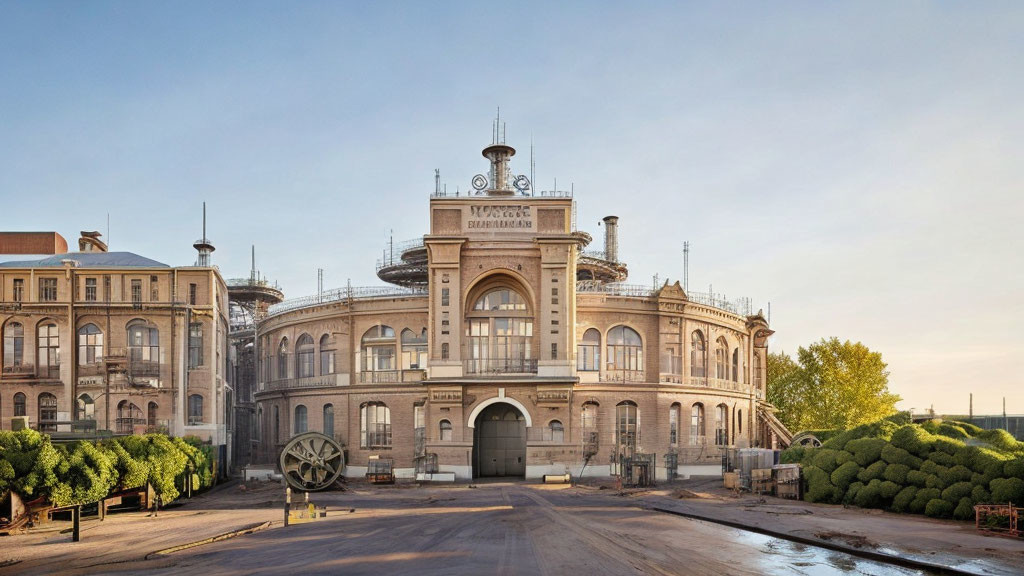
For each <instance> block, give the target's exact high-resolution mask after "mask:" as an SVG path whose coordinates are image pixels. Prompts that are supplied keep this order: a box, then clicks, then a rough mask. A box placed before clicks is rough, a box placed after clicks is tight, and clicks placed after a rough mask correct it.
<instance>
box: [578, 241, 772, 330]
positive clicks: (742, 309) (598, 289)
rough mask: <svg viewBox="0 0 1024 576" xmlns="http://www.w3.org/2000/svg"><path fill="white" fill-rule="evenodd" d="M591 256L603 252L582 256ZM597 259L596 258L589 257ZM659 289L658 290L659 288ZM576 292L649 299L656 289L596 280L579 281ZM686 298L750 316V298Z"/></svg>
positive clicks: (707, 295)
mask: <svg viewBox="0 0 1024 576" xmlns="http://www.w3.org/2000/svg"><path fill="white" fill-rule="evenodd" d="M591 254H601V255H602V257H603V255H604V253H603V252H599V253H597V252H584V253H583V255H584V256H588V255H591ZM591 257H593V258H597V257H598V256H591ZM659 289H660V288H659ZM576 292H579V293H596V294H610V295H612V296H640V297H643V298H649V297H651V296H654V295H655V294H656V293H657V292H658V289H655V288H653V287H651V286H644V285H642V284H623V283H620V282H601V281H598V280H580V281H578V282H576ZM686 298H687V300H689V301H690V302H693V303H694V304H701V305H704V306H710V307H712V308H718V309H719V310H725V311H726V312H732V313H733V314H737V315H740V316H750V314H751V308H752V307H751V304H750V298H737V299H735V300H729V299H727V298H726V297H725V296H722V295H721V294H716V293H713V292H697V291H692V292H687V293H686Z"/></svg>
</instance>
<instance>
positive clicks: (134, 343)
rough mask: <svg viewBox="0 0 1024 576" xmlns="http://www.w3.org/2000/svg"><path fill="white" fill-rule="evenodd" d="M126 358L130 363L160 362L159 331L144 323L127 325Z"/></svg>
mask: <svg viewBox="0 0 1024 576" xmlns="http://www.w3.org/2000/svg"><path fill="white" fill-rule="evenodd" d="M128 360H129V361H131V362H132V363H138V362H146V363H151V362H152V363H159V362H160V332H159V331H158V330H157V329H156V326H149V325H146V324H144V323H138V324H132V325H131V326H129V327H128Z"/></svg>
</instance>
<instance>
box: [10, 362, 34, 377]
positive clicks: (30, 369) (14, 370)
mask: <svg viewBox="0 0 1024 576" xmlns="http://www.w3.org/2000/svg"><path fill="white" fill-rule="evenodd" d="M3 370H4V374H11V375H12V376H22V377H25V378H31V377H33V376H34V375H35V373H36V367H35V365H33V364H18V365H17V366H4V369H3Z"/></svg>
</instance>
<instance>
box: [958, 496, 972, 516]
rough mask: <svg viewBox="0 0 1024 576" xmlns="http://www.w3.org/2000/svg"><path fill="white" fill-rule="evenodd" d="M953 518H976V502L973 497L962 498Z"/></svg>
mask: <svg viewBox="0 0 1024 576" xmlns="http://www.w3.org/2000/svg"><path fill="white" fill-rule="evenodd" d="M953 518H956V519H957V520H971V519H973V518H974V502H972V501H971V498H970V497H968V496H965V497H963V498H961V499H960V503H959V504H957V505H956V508H955V509H953Z"/></svg>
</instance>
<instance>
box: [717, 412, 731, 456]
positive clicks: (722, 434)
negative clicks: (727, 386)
mask: <svg viewBox="0 0 1024 576" xmlns="http://www.w3.org/2000/svg"><path fill="white" fill-rule="evenodd" d="M715 444H716V445H718V446H728V445H729V407H728V406H726V405H725V404H719V405H718V406H716V407H715Z"/></svg>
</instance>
